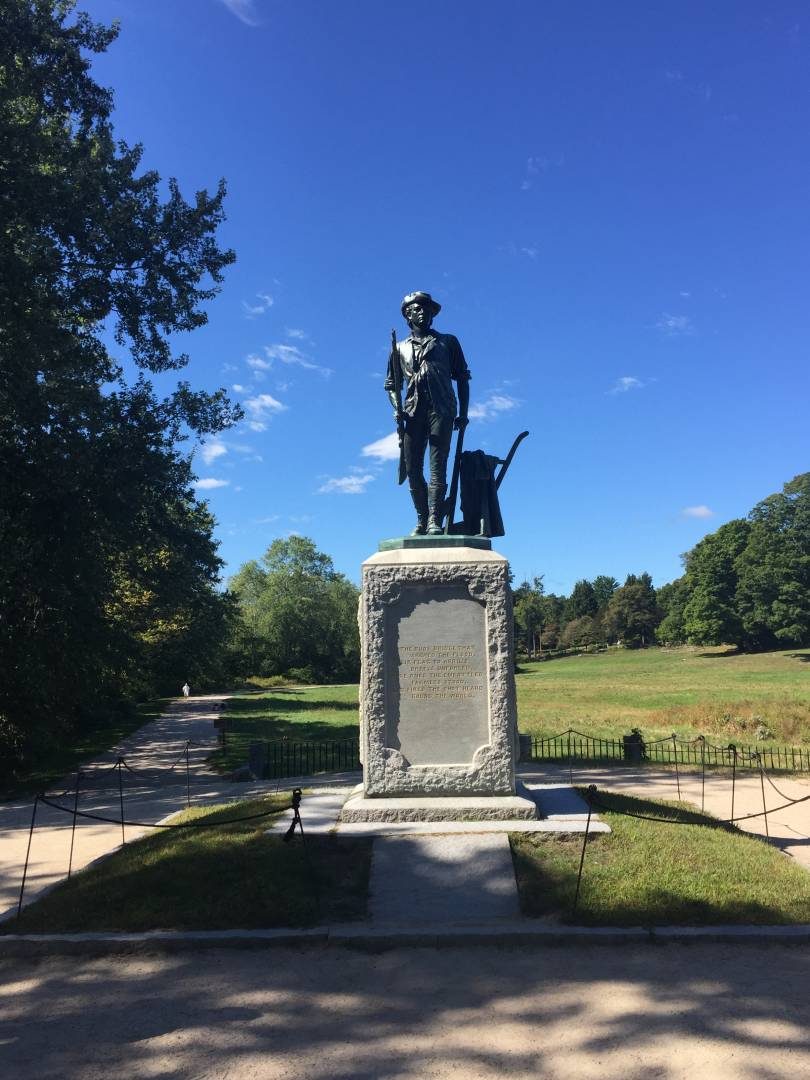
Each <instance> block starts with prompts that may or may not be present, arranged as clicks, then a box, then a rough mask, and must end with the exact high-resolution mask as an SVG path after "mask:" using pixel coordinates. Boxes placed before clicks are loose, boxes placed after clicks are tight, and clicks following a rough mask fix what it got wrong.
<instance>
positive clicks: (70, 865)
mask: <svg viewBox="0 0 810 1080" xmlns="http://www.w3.org/2000/svg"><path fill="white" fill-rule="evenodd" d="M81 782H82V770H81V769H78V770H77V772H76V794H75V795H74V796H73V826H72V827H71V830H70V858H69V859H68V877H70V874H71V871H72V870H73V842H74V840H75V839H76V815H77V813H78V810H79V785H80V784H81Z"/></svg>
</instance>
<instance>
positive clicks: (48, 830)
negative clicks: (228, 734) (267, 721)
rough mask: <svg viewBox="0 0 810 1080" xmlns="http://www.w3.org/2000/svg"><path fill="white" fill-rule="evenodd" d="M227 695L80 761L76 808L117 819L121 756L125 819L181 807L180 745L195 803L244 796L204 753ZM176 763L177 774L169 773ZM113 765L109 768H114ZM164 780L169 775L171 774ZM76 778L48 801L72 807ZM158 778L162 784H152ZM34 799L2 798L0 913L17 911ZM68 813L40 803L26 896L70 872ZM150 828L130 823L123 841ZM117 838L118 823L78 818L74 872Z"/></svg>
mask: <svg viewBox="0 0 810 1080" xmlns="http://www.w3.org/2000/svg"><path fill="white" fill-rule="evenodd" d="M226 697H227V695H226V694H206V695H200V696H199V697H192V698H188V699H184V698H180V699H179V700H178V701H176V702H174V703H173V704H172V705H171V707H170V708H169V710H168V711H167V712H166V713H165V714H164V715H163V716H162V717H160V719H158V720H155V721H153V722H152V723H151V724H147V725H146V726H145V727H142V728H140V729H139V730H138V731H136V732H135V733H133V734H132V735H129V736H128V737H127V738H126V739H124V740H123V741H122V742H121V743H119V744H118V745H117V746H116V747H114V748H113V749H112V750H110V751H108V752H107V753H105V754H103V755H101V756H100V757H99V758H97V759H95V760H94V761H92V762H88V763H87V764H84V765H82V787H81V791H80V796H79V809H80V810H82V811H85V812H86V813H93V814H99V815H100V816H102V817H110V818H114V819H117V820H118V821H120V815H121V803H120V796H119V788H118V771H117V770H116V769H115V768H114V765H115V762H116V761H117V760H118V758H119V757H123V758H125V759H126V761H127V764H128V765H129V766H130V769H132V770H134V771H132V772H130V771H129V770H127V769H124V770H123V771H122V773H121V777H122V786H123V790H124V805H125V817H126V819H127V820H128V821H144V822H153V821H160V820H162V819H163V818H165V817H167V816H168V815H169V814H173V813H176V812H177V811H178V810H182V809H183V808H184V807H185V805H186V768H185V753H184V751H185V747H186V743H187V742H191V746H190V747H189V778H190V783H189V789H190V796H191V802H192V804H193V803H195V802H209V801H211V799H212V798H215V797H218V796H222V797H223V798H234V797H243V796H244V794H245V786H244V785H234V784H230V783H228V782H227V781H225V780H224V779H223V777H222V776H220V775H219V774H216V773H214V772H212V771H211V770H210V769H209V768H208V767H207V766H206V764H205V761H206V758H207V757H208V755H209V754H210V753H211V751H212V750H213V749H214V747H215V746H216V743H217V733H216V729H215V728H214V724H213V721H214V719H215V718H216V717H217V716H218V715H219V711H220V709H221V707H222V702H223V701H224V700H225V698H226ZM175 763H177V764H176V768H175V770H174V773H170V772H169V770H170V769H171V767H172V765H175ZM111 766H112V768H111ZM167 778H171V779H168V780H167ZM75 782H76V778H75V776H72V777H66V778H65V780H64V781H62V783H61V784H54V785H53V786H52V788H51V789H50V791H52V792H64V794H63V795H62V797H61V798H58V799H54V800H53V801H55V802H58V803H60V804H61V805H63V806H70V807H71V808H72V806H73V789H75ZM158 783H160V784H161V785H162V786H159V787H158V786H156V785H157V784H158ZM32 807H33V800H31V799H30V798H28V797H26V798H23V799H18V800H13V801H11V802H7V803H3V804H0V918H2V917H3V916H4V915H7V914H8V913H10V912H12V911H15V910H16V907H17V902H18V899H19V891H20V882H21V879H22V872H23V866H24V863H25V853H26V848H27V846H28V834H29V829H30V825H31V813H32ZM71 824H72V818H71V817H70V815H68V814H65V813H63V812H60V811H58V810H53V809H51V808H50V807H47V806H40V807H38V809H37V817H36V829H35V831H34V836H33V841H32V844H31V858H30V863H29V870H28V879H27V882H26V888H25V898H26V901H27V902H28V901H30V900H33V899H34V898H35V897H36V896H37V895H38V894H40V893H41V892H42V891H43V890H44V889H46V888H49V887H51V886H52V885H54V884H55V883H56V882H58V881H60V880H61V879H62V878H63V877H64V876H65V875H66V874H67V871H68V864H69V862H70V848H71V832H72V829H71ZM147 831H148V830H147V829H145V828H140V827H127V829H126V838H127V840H134V839H135V838H136V837H138V836H142V835H143V834H144V833H145V832H147ZM120 843H121V826H120V824H106V823H102V822H96V821H92V820H90V819H87V818H85V819H82V820H81V821H80V824H79V825H78V827H77V829H76V835H75V841H74V846H73V858H72V867H73V869H74V870H79V869H81V867H83V866H87V864H88V863H90V862H93V860H95V859H97V858H98V857H99V856H101V855H106V854H108V853H109V852H111V851H114V850H115V849H116V848H117V847H118V846H119V845H120Z"/></svg>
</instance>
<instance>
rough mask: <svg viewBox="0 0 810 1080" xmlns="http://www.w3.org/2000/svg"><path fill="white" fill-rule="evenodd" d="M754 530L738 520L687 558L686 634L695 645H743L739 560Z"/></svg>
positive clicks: (715, 534) (691, 552)
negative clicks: (738, 583) (738, 592)
mask: <svg viewBox="0 0 810 1080" xmlns="http://www.w3.org/2000/svg"><path fill="white" fill-rule="evenodd" d="M750 529H751V526H750V524H749V523H748V522H747V521H744V520H742V519H737V520H734V521H729V522H728V523H727V524H725V525H722V526H721V527H720V528H719V529H718V530H717V531H716V532H713V533H711V534H710V535H709V536H706V537H704V538H703V539H702V540H701V541H700V543H699V544H696V545H695V547H694V548H692V550H691V551H690V552H689V553H688V554H687V555H686V556H685V562H686V584H687V587H688V590H689V599H688V601H687V602H686V604H685V605H684V607H683V611H682V621H683V633H684V635H685V637H686V640H687V641H688V642H690V644H692V645H721V644H724V643H733V644H737V645H744V644H745V643H746V641H747V635H746V633H745V631H744V629H743V625H742V621H741V619H740V616H739V612H738V610H737V581H738V575H737V559H738V557H739V556H740V554H741V553H742V552H743V551H744V550H745V547H746V544H747V543H748V538H749V534H750Z"/></svg>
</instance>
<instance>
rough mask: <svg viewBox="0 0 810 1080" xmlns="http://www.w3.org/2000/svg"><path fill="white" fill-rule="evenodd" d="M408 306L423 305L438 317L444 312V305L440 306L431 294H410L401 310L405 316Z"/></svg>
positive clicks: (403, 302)
mask: <svg viewBox="0 0 810 1080" xmlns="http://www.w3.org/2000/svg"><path fill="white" fill-rule="evenodd" d="M408 304H421V305H422V307H425V308H427V309H428V311H429V312H430V314H431V315H434V316H435V315H438V314H439V312H440V311H441V310H442V305H441V304H439V303H438V302H437V301H436V300H434V299H433V297H432V296H431V295H430V293H429V292H412V293H408V295H407V296H406V297H405V299H404V300H403V301H402V305H401V308H400V310H401V311H402V314H403V315H404V314H405V309H406V308H407V306H408Z"/></svg>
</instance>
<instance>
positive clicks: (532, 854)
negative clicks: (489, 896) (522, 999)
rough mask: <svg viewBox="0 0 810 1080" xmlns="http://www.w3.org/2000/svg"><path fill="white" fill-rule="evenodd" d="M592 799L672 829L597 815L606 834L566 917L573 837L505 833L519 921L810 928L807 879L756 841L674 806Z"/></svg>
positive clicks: (575, 850) (577, 849) (578, 845)
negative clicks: (522, 917) (664, 819)
mask: <svg viewBox="0 0 810 1080" xmlns="http://www.w3.org/2000/svg"><path fill="white" fill-rule="evenodd" d="M599 798H600V801H601V802H602V803H603V804H604V805H606V806H613V807H616V809H617V810H625V811H626V810H630V811H632V812H633V813H641V814H650V815H652V816H655V817H662V816H666V817H668V818H670V819H671V820H673V821H678V822H681V824H677V825H675V824H672V825H671V824H661V823H659V822H653V821H639V820H636V819H634V818H630V817H626V816H623V815H622V814H619V813H607V812H603V811H601V810H600V811H599V813H600V816H601V817H602V818H603V819H604V820H605V821H607V822H608V824H609V825H610V827H611V829H612V830H613V832H612V833H611V834H609V835H607V834H604V833H602V834H596V835H594V836H592V837H591V838H590V839H589V841H588V845H587V850H586V855H585V868H584V872H583V876H582V888H581V892H580V897H579V905H578V910H577V913H576V915H575V916H573V915H572V914H571V908H572V904H573V899H574V892H575V889H576V879H577V870H578V868H579V860H580V855H581V852H582V838H581V837H572V838H570V839H567V838H561V837H555V836H554V835H553V834H548V833H546V834H542V833H536V834H534V835H532V834H526V833H515V834H512V836H511V837H510V841H511V844H512V857H513V859H514V863H515V872H516V877H517V881H518V891H519V893H520V903H521V909H522V910H523V913H524V914H525V915H529V916H534V917H542V916H547V917H554V918H560V919H561V920H562V921H563V922H572V923H578V924H585V925H589V926H664V925H681V926H683V925H695V926H698V925H704V926H705V925H713V924H717V923H755V924H763V923H810V873H808V872H807V871H806V870H804V869H802V868H801V867H799V866H797V865H796V864H795V863H794V862H792V861H791V860H790V859H789V858H788V857H787V856H785V855H783V854H782V853H781V852H779V851H777V850H776V849H775V848H773V847H771V846H770V845H769V844H766V843H765V842H764V841H762V840H757V839H755V838H753V837H751V836H748V835H746V834H745V833H741V832H738V831H737V830H736V829H734V828H732V827H730V826H725V825H720V824H719V823H718V822H717V821H715V820H714V819H713V818H710V817H708V816H704V815H702V814H699V813H696V812H694V811H692V810H689V809H687V808H685V807H684V805H683V804H679V803H663V802H653V801H651V800H645V799H634V798H630V797H628V796H622V795H615V794H611V793H606V792H600V795H599ZM698 822H702V823H703V824H698Z"/></svg>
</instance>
